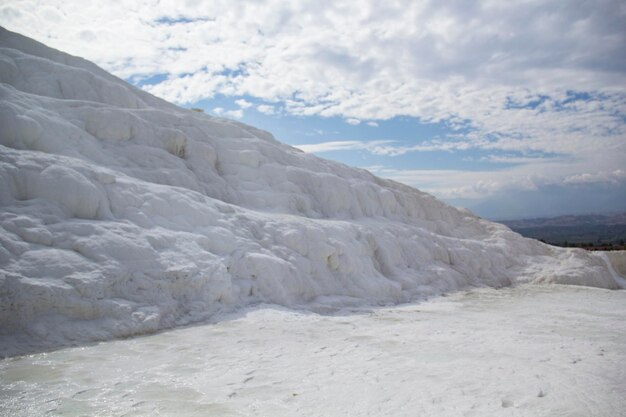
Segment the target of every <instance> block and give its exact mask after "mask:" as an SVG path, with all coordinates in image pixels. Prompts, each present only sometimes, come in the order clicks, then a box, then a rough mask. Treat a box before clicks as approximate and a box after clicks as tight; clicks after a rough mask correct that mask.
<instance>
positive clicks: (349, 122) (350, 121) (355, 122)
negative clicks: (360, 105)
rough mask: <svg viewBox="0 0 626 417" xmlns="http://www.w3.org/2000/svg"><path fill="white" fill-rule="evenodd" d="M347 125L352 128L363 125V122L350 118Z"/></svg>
mask: <svg viewBox="0 0 626 417" xmlns="http://www.w3.org/2000/svg"><path fill="white" fill-rule="evenodd" d="M346 123H348V124H349V125H352V126H356V125H359V124H361V121H360V120H359V119H353V118H348V119H346Z"/></svg>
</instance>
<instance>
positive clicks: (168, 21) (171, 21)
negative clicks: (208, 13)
mask: <svg viewBox="0 0 626 417" xmlns="http://www.w3.org/2000/svg"><path fill="white" fill-rule="evenodd" d="M214 20H215V19H211V18H208V17H187V16H177V17H169V16H163V17H160V18H158V19H156V20H155V21H154V23H156V24H159V25H178V24H187V23H194V22H208V21H214Z"/></svg>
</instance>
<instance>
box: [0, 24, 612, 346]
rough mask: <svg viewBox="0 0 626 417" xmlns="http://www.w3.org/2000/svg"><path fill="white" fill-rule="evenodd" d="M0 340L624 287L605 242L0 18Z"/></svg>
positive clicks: (45, 342)
mask: <svg viewBox="0 0 626 417" xmlns="http://www.w3.org/2000/svg"><path fill="white" fill-rule="evenodd" d="M0 81H1V84H0V126H1V129H0V207H1V208H0V332H1V333H2V335H3V336H2V338H1V339H0V353H2V354H15V353H19V352H24V351H27V350H29V349H35V348H38V347H41V346H44V347H45V346H55V345H62V344H68V343H78V342H83V341H90V340H100V339H108V338H113V337H120V336H126V335H131V334H138V333H143V332H150V331H154V330H157V329H161V328H165V327H171V326H174V325H177V324H184V323H188V322H190V321H195V320H200V319H204V318H206V317H209V316H211V315H213V314H215V313H216V312H218V311H222V310H232V309H235V308H238V307H240V306H246V305H250V304H254V303H260V302H264V303H275V304H280V305H284V306H302V305H309V306H316V307H318V308H319V307H320V306H331V307H335V306H342V305H346V304H347V303H360V302H366V303H396V302H403V301H407V300H411V299H415V298H419V297H424V296H428V295H432V294H438V293H442V292H448V291H453V290H456V289H459V288H466V287H471V286H492V287H500V286H506V285H510V284H511V283H515V282H552V283H565V284H578V285H589V286H597V287H604V288H618V287H619V285H618V283H617V282H616V280H615V278H614V276H613V274H612V273H611V271H609V269H608V268H607V265H606V262H605V260H604V259H603V258H601V257H596V256H594V255H591V254H588V253H586V252H583V251H581V250H562V249H557V248H553V247H549V246H546V245H543V244H541V243H539V242H537V241H533V240H528V239H524V238H522V237H521V236H519V235H517V234H515V233H513V232H512V231H510V230H509V229H507V228H506V227H504V226H502V225H498V224H494V223H490V222H487V221H484V220H481V219H479V218H477V217H475V216H473V215H472V214H471V213H468V212H465V211H461V210H458V209H455V208H453V207H450V206H447V205H445V204H443V203H442V202H440V201H438V200H436V199H435V198H434V197H432V196H430V195H428V194H425V193H422V192H420V191H418V190H415V189H413V188H410V187H407V186H404V185H401V184H398V183H395V182H392V181H388V180H383V179H380V178H377V177H375V176H373V175H371V174H370V173H368V172H367V171H364V170H358V169H354V168H350V167H347V166H344V165H341V164H337V163H334V162H330V161H326V160H323V159H319V158H316V157H314V156H312V155H307V154H304V153H302V152H300V151H298V150H296V149H294V148H291V147H289V146H287V145H283V144H281V143H279V142H277V141H276V140H275V139H274V138H273V137H272V136H271V134H269V133H267V132H264V131H261V130H258V129H255V128H253V127H250V126H247V125H244V124H242V123H237V122H234V121H232V120H226V119H220V118H213V117H210V116H208V115H205V114H199V113H196V112H193V111H189V110H185V109H181V108H178V107H176V106H174V105H172V104H169V103H167V102H164V101H162V100H160V99H158V98H156V97H153V96H151V95H149V94H147V93H145V92H143V91H140V90H138V89H137V88H134V87H132V86H130V85H128V84H126V83H125V82H123V81H122V80H120V79H117V78H115V77H114V76H112V75H110V74H108V73H106V72H105V71H103V70H102V69H100V68H98V67H97V66H95V65H94V64H92V63H89V62H87V61H85V60H83V59H80V58H76V57H72V56H69V55H67V54H64V53H62V52H59V51H56V50H53V49H50V48H48V47H46V46H45V45H42V44H40V43H37V42H35V41H33V40H31V39H28V38H26V37H23V36H21V35H19V34H16V33H12V32H9V31H6V30H4V29H2V30H0Z"/></svg>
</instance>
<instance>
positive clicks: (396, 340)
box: [0, 286, 626, 417]
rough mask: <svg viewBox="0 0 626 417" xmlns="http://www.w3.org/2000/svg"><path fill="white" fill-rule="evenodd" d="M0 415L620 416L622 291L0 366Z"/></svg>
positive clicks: (507, 299) (261, 327)
mask: <svg viewBox="0 0 626 417" xmlns="http://www.w3.org/2000/svg"><path fill="white" fill-rule="evenodd" d="M0 381H1V382H2V383H1V385H0V415H3V416H5V415H6V416H43V415H55V416H56V415H59V416H83V415H84V416H122V415H123V416H159V415H161V416H172V415H177V416H384V415H387V416H481V417H482V416H494V415H502V416H568V417H569V416H596V417H598V416H607V417H616V416H624V415H626V291H608V290H599V289H592V288H584V287H570V286H522V287H518V288H515V289H502V290H493V289H485V290H474V291H470V292H463V293H457V294H454V295H451V296H449V297H442V298H438V299H433V300H431V301H426V302H422V303H416V304H411V305H403V306H398V307H393V308H380V309H360V310H352V311H344V312H343V313H342V314H334V315H319V314H314V313H308V312H294V311H289V310H285V309H281V308H277V307H272V306H266V307H263V308H258V309H251V310H247V311H246V312H245V313H240V314H238V315H233V316H231V317H229V318H227V319H224V320H222V321H220V322H218V323H216V324H209V325H202V326H194V327H188V328H184V329H178V330H173V331H167V332H164V333H160V334H157V335H152V336H147V337H139V338H134V339H129V340H119V341H113V342H106V343H101V344H98V345H92V346H86V347H80V348H69V349H63V350H58V351H55V352H50V353H42V354H35V355H31V356H26V357H21V358H12V359H5V360H3V361H1V362H0Z"/></svg>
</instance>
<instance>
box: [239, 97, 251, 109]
mask: <svg viewBox="0 0 626 417" xmlns="http://www.w3.org/2000/svg"><path fill="white" fill-rule="evenodd" d="M235 104H236V105H238V106H239V107H241V108H242V109H247V108H249V107H251V106H252V103H250V102H249V101H246V100H244V99H239V100H235Z"/></svg>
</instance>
